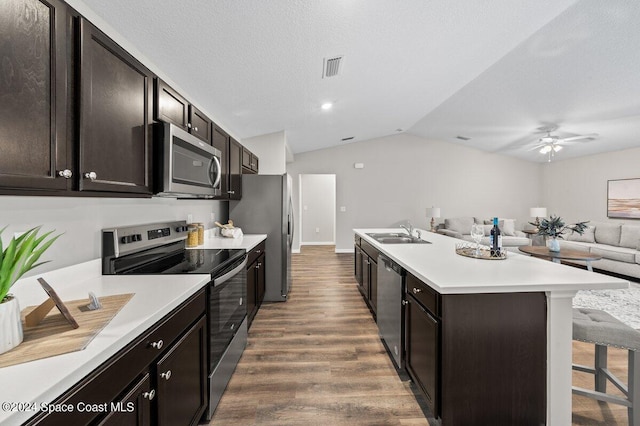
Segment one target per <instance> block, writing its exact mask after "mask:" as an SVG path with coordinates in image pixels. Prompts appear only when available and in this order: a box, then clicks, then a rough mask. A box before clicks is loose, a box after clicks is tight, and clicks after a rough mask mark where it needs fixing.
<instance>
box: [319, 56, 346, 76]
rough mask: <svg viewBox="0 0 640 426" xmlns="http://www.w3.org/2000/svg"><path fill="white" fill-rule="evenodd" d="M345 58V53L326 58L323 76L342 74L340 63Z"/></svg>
mask: <svg viewBox="0 0 640 426" xmlns="http://www.w3.org/2000/svg"><path fill="white" fill-rule="evenodd" d="M343 59H344V56H343V55H340V56H332V57H330V58H324V69H323V70H322V78H327V77H335V76H336V75H338V74H340V65H341V64H342V60H343Z"/></svg>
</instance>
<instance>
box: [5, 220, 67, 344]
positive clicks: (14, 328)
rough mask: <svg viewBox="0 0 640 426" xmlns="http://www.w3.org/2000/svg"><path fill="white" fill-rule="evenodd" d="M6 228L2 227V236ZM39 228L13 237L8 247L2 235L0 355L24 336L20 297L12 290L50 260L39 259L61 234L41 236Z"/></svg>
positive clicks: (18, 342)
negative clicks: (17, 297) (4, 243)
mask: <svg viewBox="0 0 640 426" xmlns="http://www.w3.org/2000/svg"><path fill="white" fill-rule="evenodd" d="M6 228H7V227H6V226H5V227H4V228H2V229H0V237H2V232H3V231H4V230H5V229H6ZM39 231H40V227H39V226H38V227H36V228H32V229H30V230H28V231H27V232H25V233H24V234H22V235H20V236H19V237H17V238H16V237H12V238H11V241H9V244H7V247H6V248H4V247H3V245H2V239H1V238H0V354H1V353H4V352H6V351H8V350H10V349H13V348H14V347H16V346H18V345H19V344H20V343H22V338H23V334H22V322H21V319H20V306H19V305H18V299H16V298H15V297H14V296H12V295H11V294H9V290H10V289H11V287H12V286H13V285H14V284H15V283H16V281H18V280H19V279H20V277H22V276H23V275H24V274H25V273H26V272H28V271H30V270H31V269H33V268H35V267H37V266H40V265H42V264H43V263H47V262H40V263H36V262H37V261H38V259H39V258H40V256H42V253H44V252H45V251H46V250H47V249H48V248H49V247H50V246H51V244H53V242H54V241H55V240H56V239H57V238H58V237H59V236H60V235H56V236H53V237H51V238H48V237H49V236H50V235H51V234H52V233H53V231H49V232H47V233H45V234H43V235H41V236H38V232H39Z"/></svg>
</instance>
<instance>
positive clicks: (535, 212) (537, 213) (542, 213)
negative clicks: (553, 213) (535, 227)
mask: <svg viewBox="0 0 640 426" xmlns="http://www.w3.org/2000/svg"><path fill="white" fill-rule="evenodd" d="M529 216H530V217H547V208H546V207H531V208H530V209H529Z"/></svg>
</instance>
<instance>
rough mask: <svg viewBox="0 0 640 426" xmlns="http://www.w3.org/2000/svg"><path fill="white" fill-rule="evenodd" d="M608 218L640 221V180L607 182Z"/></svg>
mask: <svg viewBox="0 0 640 426" xmlns="http://www.w3.org/2000/svg"><path fill="white" fill-rule="evenodd" d="M607 217H609V218H618V219H640V178H637V179H618V180H610V181H607Z"/></svg>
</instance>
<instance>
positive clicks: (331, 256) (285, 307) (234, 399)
mask: <svg viewBox="0 0 640 426" xmlns="http://www.w3.org/2000/svg"><path fill="white" fill-rule="evenodd" d="M292 272H293V280H294V281H293V289H292V292H291V295H290V299H289V301H288V302H286V303H272V304H263V306H262V308H261V309H260V311H259V312H258V314H257V315H256V318H255V320H254V323H253V325H252V327H251V330H250V331H249V343H248V345H247V348H246V350H245V352H244V354H243V356H242V359H241V360H240V363H239V364H238V367H237V368H236V371H235V373H234V375H233V377H232V379H231V382H230V383H229V386H228V387H227V390H226V392H225V394H224V396H223V397H222V400H221V401H220V404H219V406H218V408H217V410H216V412H215V415H214V417H213V419H212V421H211V422H210V423H209V424H210V425H327V424H331V425H405V424H407V425H426V424H428V422H427V420H426V419H425V417H424V415H423V412H422V410H421V408H420V406H419V404H418V403H417V402H416V399H415V396H414V394H413V391H412V389H411V387H410V385H409V383H408V382H402V381H401V380H400V378H399V377H398V375H397V374H396V373H395V371H394V369H393V366H392V364H391V361H390V360H389V358H388V356H387V354H386V352H385V350H384V348H383V346H382V344H381V343H380V340H379V338H378V332H377V327H376V325H375V323H374V321H373V319H372V317H371V314H370V313H369V310H368V309H367V307H366V305H365V303H364V301H363V300H362V297H361V296H360V293H359V292H358V290H357V288H356V285H355V279H354V277H353V256H352V255H350V254H335V253H334V247H333V246H303V247H302V251H301V253H300V254H296V255H293V258H292ZM573 350H574V362H577V363H580V364H584V365H590V364H592V362H593V361H592V360H593V345H589V344H585V343H581V342H574V343H573ZM626 363H627V361H626V351H623V350H618V349H615V348H611V349H610V350H609V366H610V369H611V370H612V371H613V372H614V373H616V374H619V377H621V378H622V379H623V380H624V381H625V382H626V369H627V367H626V365H627V364H626ZM573 376H574V379H573V380H574V384H575V385H577V386H582V387H590V386H593V385H592V383H593V380H592V379H591V376H589V375H587V374H584V373H577V372H574V373H573ZM611 387H612V386H610V388H611ZM573 424H574V425H607V426H609V425H626V424H627V410H626V408H624V407H621V406H617V405H614V404H607V403H599V402H597V401H593V400H591V399H588V398H584V397H580V396H574V397H573Z"/></svg>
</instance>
